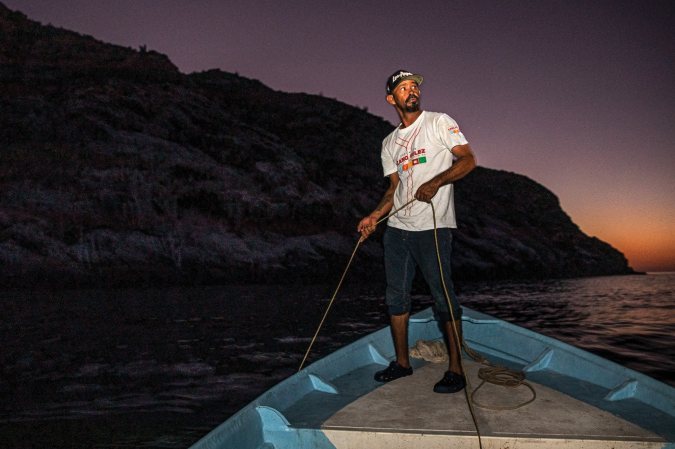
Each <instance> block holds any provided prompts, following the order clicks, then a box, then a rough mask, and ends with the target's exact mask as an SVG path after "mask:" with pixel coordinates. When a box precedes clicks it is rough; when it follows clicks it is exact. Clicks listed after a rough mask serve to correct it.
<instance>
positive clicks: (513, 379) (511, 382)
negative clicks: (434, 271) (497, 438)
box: [429, 202, 537, 448]
mask: <svg viewBox="0 0 675 449" xmlns="http://www.w3.org/2000/svg"><path fill="white" fill-rule="evenodd" d="M429 204H430V205H431V213H432V215H433V219H434V242H435V243H436V257H437V259H438V267H439V270H440V273H441V284H442V285H443V293H444V294H445V300H446V301H447V303H448V309H449V310H450V315H451V318H452V330H453V333H454V334H455V342H457V346H458V347H457V348H455V349H456V350H457V351H458V352H460V354H461V350H462V348H463V349H464V351H465V352H466V354H467V355H468V356H469V357H471V358H472V359H473V360H474V361H476V362H478V363H480V364H482V365H486V367H484V368H480V369H479V370H478V378H479V379H481V381H482V382H481V383H480V385H478V387H476V389H475V390H473V392H472V393H471V396H470V397H469V393H468V390H470V389H471V384H470V383H469V376H467V375H466V370H465V369H464V364H463V362H462V358H461V357H460V358H459V363H460V365H461V366H462V372H463V373H464V380H465V381H466V384H467V387H468V388H466V389H465V390H464V394H465V396H466V400H467V403H468V404H469V411H470V412H471V418H472V419H473V421H474V424H475V426H476V432H478V424H477V422H476V417H475V415H474V410H473V407H472V404H474V405H475V406H476V407H480V408H484V409H488V410H515V409H518V408H521V407H524V406H526V405H527V404H530V403H532V402H533V401H534V400H535V399H536V398H537V393H536V392H535V391H534V388H532V385H530V384H529V383H527V382H526V381H525V375H524V374H523V373H522V372H518V371H514V370H511V369H508V368H505V367H502V366H495V365H494V364H493V363H492V362H490V361H489V360H488V359H486V358H485V357H483V356H482V355H480V354H479V353H477V352H476V351H474V350H473V349H471V348H470V347H469V345H467V344H466V341H465V340H464V338H462V337H461V336H460V335H459V331H458V330H457V324H456V323H457V321H456V320H455V314H454V312H453V310H452V304H451V303H450V295H449V294H448V287H447V286H446V284H445V277H444V276H443V268H442V267H443V264H442V263H441V252H440V249H439V245H438V234H437V232H436V230H437V228H436V209H435V208H434V203H432V202H429ZM486 382H489V383H491V384H494V385H501V386H504V387H509V388H517V387H519V386H521V385H523V386H525V387H527V388H529V389H530V391H531V392H532V397H531V398H530V399H529V400H527V401H525V402H522V403H520V404H516V405H514V406H499V405H496V406H488V405H485V404H482V403H480V402H478V401H477V400H476V398H475V396H476V392H477V391H478V390H479V389H480V388H481V387H482V386H483V385H485V383H486ZM478 442H479V445H480V447H481V448H482V447H483V445H482V443H481V439H480V432H478Z"/></svg>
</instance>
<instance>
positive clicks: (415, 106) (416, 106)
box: [404, 95, 420, 112]
mask: <svg viewBox="0 0 675 449" xmlns="http://www.w3.org/2000/svg"><path fill="white" fill-rule="evenodd" d="M411 98H414V99H415V100H417V101H415V102H413V103H408V100H410V99H411ZM404 109H405V111H406V112H417V111H419V110H420V99H419V97H417V96H415V95H411V96H409V97H408V98H407V99H406V101H405V108H404Z"/></svg>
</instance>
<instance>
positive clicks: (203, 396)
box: [0, 274, 675, 448]
mask: <svg viewBox="0 0 675 449" xmlns="http://www.w3.org/2000/svg"><path fill="white" fill-rule="evenodd" d="M674 286H675V274H655V275H647V276H620V277H619V276H617V277H601V278H588V279H572V280H551V281H543V282H542V281H537V282H518V283H516V282H508V283H506V282H505V283H499V284H473V285H466V286H464V287H463V288H462V289H461V291H460V292H459V293H460V300H461V301H462V303H463V304H464V305H465V306H467V307H471V308H473V309H476V310H479V311H482V312H485V313H488V314H492V315H495V316H498V317H500V318H503V319H505V320H507V321H510V322H513V323H515V324H518V325H521V326H524V327H527V328H530V329H532V330H535V331H537V332H541V333H544V334H546V335H549V336H552V337H555V338H558V339H560V340H563V341H565V342H568V343H570V344H573V345H575V346H578V347H581V348H583V349H587V350H589V351H592V352H594V353H596V354H599V355H601V356H603V357H607V358H609V359H612V360H615V361H617V362H618V363H621V364H623V365H626V366H628V367H630V368H633V369H636V370H638V371H642V372H644V373H646V374H648V375H650V376H652V377H655V378H657V379H660V380H662V381H664V382H667V383H670V384H671V385H675V374H673V373H675V344H673V343H675V339H674V337H673V335H675V313H674V310H675V293H674V292H673V288H674ZM333 288H334V287H333V286H302V287H288V286H278V287H274V286H273V287H270V286H264V287H263V286H253V287H229V286H228V287H209V288H190V289H162V290H124V291H102V290H95V291H94V290H91V291H69V292H49V293H46V292H40V293H27V292H4V293H2V294H0V302H1V307H2V310H3V318H2V320H1V321H0V338H2V341H3V345H2V349H0V364H1V365H0V376H1V377H0V447H7V448H9V447H11V448H28V447H31V448H32V447H53V448H57V447H82V448H84V447H94V446H95V447H101V448H103V447H116V448H120V447H165V448H169V447H171V448H178V447H181V448H182V447H187V446H189V445H190V444H191V443H192V442H194V441H196V440H197V439H198V438H200V437H201V436H203V435H204V434H205V433H207V432H208V431H209V430H210V429H212V428H213V427H215V426H216V425H217V424H219V423H220V422H222V421H223V420H224V419H226V418H227V417H228V416H230V415H231V414H232V413H234V412H235V411H236V410H238V409H239V408H241V407H242V406H243V405H245V404H246V403H248V402H249V401H251V400H252V399H254V398H255V397H256V396H257V395H259V394H260V393H262V392H263V391H264V390H265V389H267V388H269V387H270V386H272V385H274V384H275V383H277V382H278V381H279V380H281V379H283V378H285V377H288V376H289V375H291V374H293V373H294V372H295V371H296V370H297V368H298V366H299V364H300V361H301V360H302V357H303V355H304V353H305V351H306V349H307V347H308V345H309V342H310V339H311V336H312V335H313V334H314V331H315V330H316V326H317V325H318V323H319V321H320V319H321V316H322V315H323V312H324V311H325V308H326V306H327V303H328V297H329V296H330V295H331V294H332V289H333ZM381 291H382V290H381V289H380V288H374V287H358V288H356V287H349V286H346V287H345V290H344V291H343V292H341V293H340V295H338V298H337V300H336V302H335V304H334V305H333V308H332V310H331V312H330V315H329V317H328V319H327V320H326V323H325V324H324V327H323V329H322V331H321V333H320V335H319V338H318V340H317V341H316V343H315V344H314V347H313V350H312V354H311V357H310V361H311V360H315V359H316V358H318V357H320V356H322V355H325V354H327V353H329V352H331V351H333V350H335V349H337V348H338V347H341V346H342V345H344V344H346V343H348V342H351V341H353V340H355V339H357V338H359V337H361V336H363V335H365V334H367V333H369V332H372V331H374V330H376V329H379V328H381V327H383V326H384V325H385V324H386V318H385V317H384V314H383V312H384V309H383V305H382V294H381ZM416 304H417V306H416V307H417V309H420V308H422V307H425V306H427V305H428V304H429V301H428V299H427V298H426V297H425V296H418V297H416Z"/></svg>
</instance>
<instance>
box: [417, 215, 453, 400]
mask: <svg viewBox="0 0 675 449" xmlns="http://www.w3.org/2000/svg"><path fill="white" fill-rule="evenodd" d="M418 235H419V238H418V239H417V241H416V244H415V245H414V246H413V248H414V249H413V253H414V255H415V259H416V260H417V262H418V264H419V266H420V269H421V271H422V274H423V275H424V279H425V280H426V281H427V284H428V285H429V289H430V290H431V295H432V296H433V298H434V301H435V304H434V313H435V315H436V319H437V320H438V322H439V325H440V326H441V329H442V331H443V333H444V337H445V344H446V346H447V348H448V359H449V360H448V371H446V372H445V375H444V376H443V379H441V380H440V381H439V382H438V383H437V384H436V385H434V391H435V392H437V393H454V392H457V391H460V390H462V389H463V388H464V386H465V380H464V372H463V370H462V363H461V357H462V351H461V349H460V348H461V341H462V334H461V320H462V309H461V308H460V307H459V302H458V301H457V297H456V296H455V290H454V285H453V283H452V272H451V267H450V262H451V260H450V256H451V254H452V232H451V230H450V229H448V228H441V229H438V230H437V237H438V247H437V246H436V239H435V237H434V231H433V230H431V231H422V232H420V233H418ZM439 257H440V261H441V265H440V266H439V264H438V259H439ZM441 273H442V276H441ZM446 293H447V296H446ZM448 302H449V303H450V304H449V306H450V308H451V309H449V308H448ZM453 324H454V326H453ZM455 326H456V327H457V334H459V335H455V329H454V328H455Z"/></svg>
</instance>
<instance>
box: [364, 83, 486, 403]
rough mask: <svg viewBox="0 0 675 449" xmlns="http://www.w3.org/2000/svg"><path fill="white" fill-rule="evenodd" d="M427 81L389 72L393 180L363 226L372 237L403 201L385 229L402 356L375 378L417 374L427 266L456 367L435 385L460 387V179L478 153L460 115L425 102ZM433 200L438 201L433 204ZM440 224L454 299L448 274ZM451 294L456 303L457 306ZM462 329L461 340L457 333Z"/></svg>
mask: <svg viewBox="0 0 675 449" xmlns="http://www.w3.org/2000/svg"><path fill="white" fill-rule="evenodd" d="M422 81H423V77H422V76H421V75H416V74H413V73H411V72H408V71H407V70H397V71H396V72H394V73H393V74H392V75H391V76H390V77H389V78H388V79H387V85H386V89H387V96H386V101H387V103H389V104H391V105H392V106H393V107H394V108H395V109H396V112H397V114H398V116H399V119H400V120H401V123H400V125H399V126H397V127H396V129H394V130H393V131H392V133H391V134H389V135H388V136H387V137H386V138H385V139H384V141H383V142H382V153H381V157H382V168H383V169H384V175H385V176H388V177H389V188H388V189H387V191H386V192H385V193H384V196H383V197H382V200H381V201H380V203H379V204H378V205H377V207H376V208H375V210H373V211H372V212H371V213H370V214H369V215H368V216H366V217H364V218H363V219H362V220H361V221H360V222H359V225H358V228H357V229H358V231H359V232H360V233H361V235H362V238H363V239H366V238H368V236H369V235H370V234H372V233H373V232H374V231H375V227H376V226H377V222H378V221H379V220H380V219H381V218H382V217H385V216H386V215H387V214H389V213H390V211H392V210H398V209H399V208H401V210H399V211H398V212H397V213H396V214H394V215H392V216H391V217H389V218H388V220H387V225H388V226H387V229H386V231H385V234H384V258H385V261H384V262H385V271H386V277H387V290H386V295H385V296H386V303H387V307H388V312H389V315H390V321H391V329H392V338H393V340H394V348H395V350H396V360H394V361H392V362H391V363H390V364H389V366H388V367H387V368H386V369H384V370H382V371H378V372H377V373H375V380H377V381H379V382H389V381H392V380H394V379H398V378H399V377H403V376H409V375H411V374H412V371H413V370H412V367H411V365H410V359H409V355H408V320H409V318H410V292H411V289H412V281H413V278H414V275H415V270H416V267H419V269H420V271H421V272H422V274H423V275H424V278H425V280H426V282H427V284H428V285H429V288H430V290H431V294H432V296H433V298H434V300H435V303H434V314H435V316H436V319H437V320H438V322H439V323H441V326H442V327H443V329H444V332H445V336H446V344H447V346H448V354H449V360H450V361H449V367H448V371H446V372H445V375H444V376H443V378H442V379H441V380H440V381H439V382H438V383H436V385H435V386H434V391H436V392H438V393H454V392H457V391H460V390H462V389H463V388H464V386H465V385H466V384H465V379H464V373H463V371H462V365H461V360H460V358H461V351H460V350H458V348H459V347H460V343H461V313H462V310H461V308H460V306H459V303H458V301H457V298H456V296H455V292H454V289H453V286H452V277H451V273H450V256H451V248H452V230H451V229H452V228H456V227H457V223H456V220H455V210H454V201H453V185H452V183H453V182H454V181H457V180H458V179H460V178H462V177H464V176H465V175H466V174H468V173H469V172H470V171H471V170H473V168H474V167H475V166H476V161H475V158H474V155H473V152H472V150H471V147H470V146H469V143H468V141H467V140H466V138H465V137H464V135H463V134H462V133H461V132H460V130H459V127H458V126H457V122H455V121H454V120H453V119H452V118H450V117H449V116H448V115H446V114H442V113H437V112H429V111H423V110H422V109H421V106H420V85H421V84H422ZM429 203H433V209H432V205H431V204H429ZM433 210H435V212H433ZM434 215H435V221H436V224H435V225H434ZM434 227H436V229H437V237H438V248H439V255H440V259H441V266H442V269H443V280H445V286H446V287H447V293H448V295H449V296H450V298H448V299H446V295H445V289H444V286H443V281H442V279H441V275H440V269H439V264H438V256H437V251H436V243H435V238H434ZM448 301H450V302H451V304H452V313H451V312H450V310H449V308H448ZM453 319H454V326H453ZM455 330H456V332H455ZM455 333H457V334H458V335H455ZM458 336H459V340H460V341H457V340H458V338H457V337H458Z"/></svg>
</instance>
